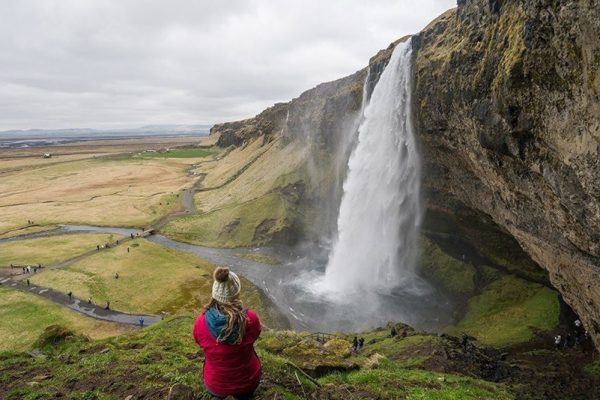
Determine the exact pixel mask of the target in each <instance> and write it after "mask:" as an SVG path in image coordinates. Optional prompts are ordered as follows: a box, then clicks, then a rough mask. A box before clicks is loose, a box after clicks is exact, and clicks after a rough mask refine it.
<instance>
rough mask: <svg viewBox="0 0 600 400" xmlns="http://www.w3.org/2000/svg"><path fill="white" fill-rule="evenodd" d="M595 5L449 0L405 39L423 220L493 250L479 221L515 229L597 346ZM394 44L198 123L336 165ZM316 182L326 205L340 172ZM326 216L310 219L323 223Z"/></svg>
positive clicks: (599, 165)
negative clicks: (451, 0) (312, 82)
mask: <svg viewBox="0 0 600 400" xmlns="http://www.w3.org/2000/svg"><path fill="white" fill-rule="evenodd" d="M599 6H600V4H598V2H597V1H595V0H581V1H558V0H527V1H525V0H522V1H517V0H459V1H458V7H457V8H456V9H452V10H450V11H448V12H446V13H445V14H443V15H442V16H440V17H439V18H438V19H436V20H435V21H433V22H432V23H431V24H430V25H429V26H428V27H426V28H425V29H424V30H423V31H422V32H421V33H419V34H418V35H415V36H414V37H413V39H412V40H413V46H414V48H415V50H416V56H415V107H414V108H415V113H416V116H417V121H418V131H419V136H420V140H421V151H422V154H423V162H424V188H425V192H426V193H425V194H426V196H425V198H426V201H427V207H428V215H427V218H426V224H425V225H426V228H427V230H428V231H429V232H430V233H432V234H433V235H435V234H436V233H439V232H443V233H455V234H457V235H458V236H460V238H461V239H462V240H464V241H466V242H469V244H470V245H472V246H475V247H477V248H481V247H484V248H485V247H487V248H494V247H495V248H496V251H503V248H502V246H500V247H498V246H495V243H490V241H492V242H495V241H496V240H495V239H494V237H495V236H493V235H492V236H490V235H487V234H486V235H482V234H480V233H481V232H489V231H490V230H492V231H494V232H497V235H498V236H496V237H502V240H503V241H506V240H507V237H508V239H510V240H512V239H515V240H516V241H517V242H518V244H519V245H520V247H521V248H522V249H523V250H524V251H525V252H526V253H527V254H528V255H529V256H531V258H532V259H533V260H535V262H537V263H538V264H539V265H540V266H542V267H543V268H545V269H546V270H547V271H549V273H550V281H551V282H552V284H553V285H554V286H555V287H556V288H557V289H558V290H559V291H560V292H561V293H562V295H563V297H564V299H565V300H566V302H567V303H568V304H569V305H571V306H572V307H573V309H574V310H575V311H576V312H577V313H578V314H579V315H580V316H581V317H582V318H583V320H584V322H585V324H586V327H587V328H588V330H589V331H590V333H592V335H593V337H594V338H595V341H596V344H600V279H599V275H598V274H599V272H600V162H599V161H598V159H599V147H600V7H599ZM394 44H395V43H393V44H392V45H390V47H389V48H388V49H386V50H383V51H381V52H380V53H379V54H377V55H376V56H375V57H373V58H372V59H371V60H370V64H369V68H368V70H367V69H365V70H362V71H359V72H357V73H355V74H353V75H351V76H349V77H346V78H343V79H341V80H338V81H335V82H330V83H326V84H322V85H319V86H318V87H316V88H314V89H311V90H309V91H307V92H305V93H303V94H302V95H301V96H300V97H298V98H297V99H294V100H292V101H291V102H289V103H285V104H277V105H276V106H274V107H272V108H270V109H268V110H265V111H264V112H263V113H261V114H260V115H258V116H257V117H255V118H252V119H249V120H246V121H241V122H236V123H227V124H220V125H216V126H215V127H214V128H213V129H212V131H211V134H212V135H215V136H218V137H219V143H220V144H221V145H231V144H234V145H240V144H242V143H244V142H245V141H248V140H250V139H252V138H253V137H256V136H260V135H264V136H265V137H267V138H268V137H276V136H283V137H285V138H286V139H287V140H302V141H305V142H306V143H307V144H308V145H310V146H312V148H313V149H315V150H314V154H315V155H314V160H315V162H314V164H315V165H316V169H321V170H322V171H323V170H325V171H328V172H326V173H325V174H326V175H327V174H330V175H333V176H342V177H343V166H345V160H346V158H347V155H348V153H349V151H350V149H351V148H352V143H353V141H354V140H355V132H356V122H357V116H358V115H359V114H360V109H361V105H362V103H363V102H362V99H363V88H364V87H366V89H367V91H366V93H365V97H367V98H368V94H369V93H370V91H371V90H372V88H373V86H374V85H375V83H376V81H377V79H378V76H379V74H380V73H381V71H382V70H383V68H384V67H385V65H386V63H387V60H388V58H389V56H390V54H391V50H392V49H393V47H394ZM367 71H369V73H368V75H367ZM367 77H368V79H367V84H366V85H364V82H365V79H366V78H367ZM326 182H328V184H329V189H328V190H326V191H325V192H326V193H325V192H323V193H320V194H319V195H320V196H321V198H322V199H323V201H321V202H320V203H315V204H333V205H334V207H335V205H336V204H337V201H339V195H340V190H339V188H340V186H341V180H340V179H337V180H336V179H330V180H326ZM316 197H319V196H316ZM334 214H335V213H331V212H328V213H327V217H326V218H317V219H318V220H319V221H321V222H322V221H323V220H326V221H328V222H327V225H328V226H331V225H332V222H334V220H333V218H332V215H334ZM317 215H318V213H317ZM506 236H507V237H506ZM486 239H488V240H487V241H486ZM505 256H506V254H505ZM519 257H520V256H519Z"/></svg>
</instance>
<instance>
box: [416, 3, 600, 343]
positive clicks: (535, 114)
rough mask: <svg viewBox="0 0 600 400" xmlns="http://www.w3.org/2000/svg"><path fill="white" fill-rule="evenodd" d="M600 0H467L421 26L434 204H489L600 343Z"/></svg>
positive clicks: (479, 207)
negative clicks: (546, 273) (425, 26)
mask: <svg viewBox="0 0 600 400" xmlns="http://www.w3.org/2000/svg"><path fill="white" fill-rule="evenodd" d="M599 38H600V3H598V2H597V1H594V0H589V1H549V0H528V1H516V0H512V1H509V0H504V1H492V0H462V1H459V2H458V8H457V9H455V10H451V11H449V12H447V13H446V14H444V15H442V16H441V17H440V18H438V19H437V20H436V21H435V22H434V23H432V24H430V25H429V26H428V27H427V28H426V29H425V30H424V31H423V32H421V33H420V35H419V38H418V41H417V43H418V45H419V51H418V54H417V57H416V68H415V70H416V71H415V78H416V82H415V92H416V93H415V97H416V99H417V100H416V114H417V117H418V118H417V120H418V123H419V132H420V137H421V142H422V152H423V161H424V164H425V165H424V187H425V190H426V192H427V199H428V203H429V204H428V207H429V208H430V209H434V210H436V211H437V212H446V213H448V214H454V213H455V212H456V210H457V209H459V208H467V209H468V208H470V209H473V210H476V211H477V212H482V213H484V214H486V215H489V216H490V217H491V218H492V219H493V221H494V222H495V223H496V224H498V225H499V226H501V227H502V228H504V229H505V230H506V231H508V232H509V233H510V234H511V235H512V236H513V237H514V238H516V239H517V241H518V242H519V244H520V245H521V246H522V247H523V249H524V250H525V251H527V252H528V253H529V255H531V257H532V258H533V259H534V260H535V261H536V262H537V263H539V264H540V265H541V266H542V267H544V268H546V269H547V270H548V271H549V272H550V279H551V281H552V283H553V285H554V286H555V287H556V288H557V289H559V290H560V291H561V293H562V295H563V296H564V299H565V300H566V301H567V303H569V304H570V305H571V306H572V307H573V308H574V310H575V311H576V312H577V313H578V314H579V315H580V316H581V317H582V318H583V319H584V321H585V322H586V327H587V328H588V330H589V331H590V332H591V333H592V334H593V335H594V338H595V341H596V344H597V345H598V344H600V279H599V278H600V276H599V273H600V161H599V160H600V152H599V150H600V149H599V147H600V40H599Z"/></svg>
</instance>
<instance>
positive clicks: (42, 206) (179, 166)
mask: <svg viewBox="0 0 600 400" xmlns="http://www.w3.org/2000/svg"><path fill="white" fill-rule="evenodd" d="M195 161H196V159H190V158H181V159H165V160H163V159H150V160H136V159H130V158H129V159H88V160H81V161H74V162H68V163H59V164H53V165H48V166H43V167H37V168H30V169H25V170H22V171H17V172H13V173H8V174H4V175H3V177H2V179H1V180H0V193H1V195H0V232H5V231H9V230H12V229H15V228H19V227H24V226H26V225H27V220H33V221H34V222H35V223H36V224H39V225H49V224H56V223H83V224H94V225H105V226H106V225H116V226H143V225H147V224H149V223H151V222H152V221H155V220H157V219H158V218H160V217H161V216H162V215H164V214H166V213H168V212H169V210H171V209H173V208H175V207H177V206H178V204H177V202H176V201H174V196H175V195H176V194H177V193H178V192H180V191H181V190H183V189H184V188H187V187H189V186H191V185H192V184H193V181H194V178H193V177H191V176H189V175H188V174H187V169H188V168H189V167H190V165H191V164H193V163H194V162H195Z"/></svg>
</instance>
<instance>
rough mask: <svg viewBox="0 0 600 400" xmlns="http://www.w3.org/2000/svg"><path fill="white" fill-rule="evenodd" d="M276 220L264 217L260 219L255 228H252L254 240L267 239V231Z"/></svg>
mask: <svg viewBox="0 0 600 400" xmlns="http://www.w3.org/2000/svg"><path fill="white" fill-rule="evenodd" d="M276 223H277V220H274V219H265V220H264V221H262V222H261V223H260V224H258V226H257V227H256V229H255V230H254V239H253V240H255V241H263V240H266V239H268V237H269V232H270V231H271V229H272V228H273V227H274V226H275V224H276Z"/></svg>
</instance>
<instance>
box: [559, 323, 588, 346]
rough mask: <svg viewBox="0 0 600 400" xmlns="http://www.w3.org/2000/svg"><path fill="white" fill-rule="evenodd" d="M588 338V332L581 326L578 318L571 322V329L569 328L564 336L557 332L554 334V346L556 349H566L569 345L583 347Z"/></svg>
mask: <svg viewBox="0 0 600 400" xmlns="http://www.w3.org/2000/svg"><path fill="white" fill-rule="evenodd" d="M588 339H589V333H588V331H587V330H586V329H585V327H584V326H583V323H582V322H581V320H580V319H579V318H578V319H576V320H575V321H574V322H573V325H572V329H570V330H569V331H568V332H567V333H566V334H564V336H563V335H562V334H557V335H556V336H554V347H555V348H556V349H557V350H562V349H567V348H570V347H581V349H582V350H585V348H584V342H585V341H587V340H588Z"/></svg>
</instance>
